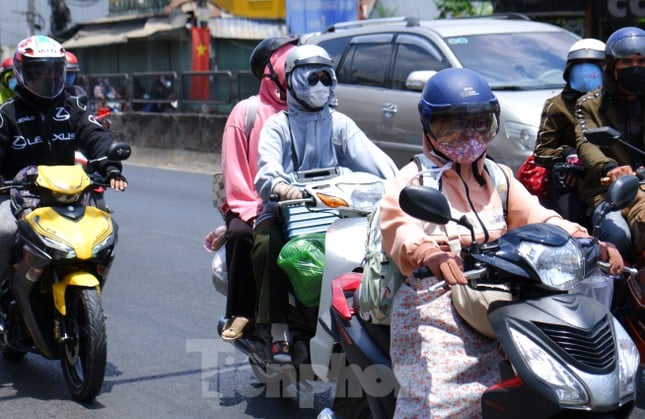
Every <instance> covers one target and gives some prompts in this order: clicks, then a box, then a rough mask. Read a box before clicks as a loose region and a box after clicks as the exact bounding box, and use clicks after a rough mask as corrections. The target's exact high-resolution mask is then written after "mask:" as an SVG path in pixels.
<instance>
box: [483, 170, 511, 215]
mask: <svg viewBox="0 0 645 419" xmlns="http://www.w3.org/2000/svg"><path fill="white" fill-rule="evenodd" d="M484 169H485V170H486V172H487V173H488V176H490V178H491V179H492V180H493V184H494V185H495V189H497V193H498V194H499V199H500V200H501V201H502V208H503V210H504V218H505V219H506V217H507V216H508V185H509V180H508V175H506V172H505V171H504V170H503V169H502V168H501V167H500V166H499V164H497V163H495V162H494V161H493V160H490V159H486V160H484Z"/></svg>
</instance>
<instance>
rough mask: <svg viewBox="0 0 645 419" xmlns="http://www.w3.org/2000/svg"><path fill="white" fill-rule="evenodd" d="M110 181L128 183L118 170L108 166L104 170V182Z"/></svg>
mask: <svg viewBox="0 0 645 419" xmlns="http://www.w3.org/2000/svg"><path fill="white" fill-rule="evenodd" d="M112 179H114V180H122V181H124V182H127V181H128V180H127V179H126V178H125V176H123V174H121V170H119V169H118V168H116V167H114V166H108V167H107V168H106V170H105V180H107V181H108V182H109V181H110V180H112Z"/></svg>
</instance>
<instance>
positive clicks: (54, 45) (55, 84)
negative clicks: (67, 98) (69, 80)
mask: <svg viewBox="0 0 645 419" xmlns="http://www.w3.org/2000/svg"><path fill="white" fill-rule="evenodd" d="M65 61H66V60H65V48H63V46H62V45H61V44H59V43H58V42H57V41H56V40H54V39H52V38H49V37H47V36H44V35H34V36H30V37H29V38H26V39H23V40H22V41H20V43H19V44H18V48H17V49H16V52H15V54H14V56H13V70H14V74H15V75H16V80H18V84H19V85H21V86H24V87H25V89H27V90H28V91H29V92H31V93H33V94H34V95H36V96H38V97H40V98H43V99H53V98H55V97H56V96H58V95H59V94H60V92H62V91H63V87H64V82H65V74H66V69H65V66H66V64H65Z"/></svg>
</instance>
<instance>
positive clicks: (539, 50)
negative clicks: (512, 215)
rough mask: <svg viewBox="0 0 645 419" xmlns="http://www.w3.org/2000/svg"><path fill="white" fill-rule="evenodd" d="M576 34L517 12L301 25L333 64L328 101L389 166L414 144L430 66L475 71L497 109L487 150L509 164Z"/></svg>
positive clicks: (530, 135)
mask: <svg viewBox="0 0 645 419" xmlns="http://www.w3.org/2000/svg"><path fill="white" fill-rule="evenodd" d="M578 39H580V37H579V36H577V35H575V34H573V33H571V32H569V31H567V30H565V29H563V28H561V27H558V26H554V25H550V24H546V23H540V22H535V21H531V20H529V19H527V18H525V17H523V16H521V15H504V16H489V17H476V18H461V19H437V20H427V21H419V20H418V19H415V18H386V19H373V20H362V21H356V22H343V23H340V24H336V25H334V26H331V27H329V28H328V29H327V30H326V31H324V32H319V33H313V34H307V35H304V36H302V37H301V43H306V44H317V45H320V46H321V47H323V48H325V49H326V50H327V51H328V52H329V54H330V55H331V56H332V58H333V59H334V62H335V63H336V72H337V77H338V86H337V89H336V95H337V97H338V109H339V110H340V111H342V112H343V113H345V114H347V115H348V116H350V117H351V118H352V119H354V121H355V122H356V123H357V124H358V126H359V127H361V128H362V129H363V130H364V131H365V133H366V134H367V135H368V136H369V137H370V138H371V139H372V140H373V141H374V142H375V143H376V144H378V145H379V146H380V147H381V148H383V149H384V150H385V151H386V152H387V153H388V154H389V155H390V156H392V158H393V159H394V160H395V161H396V163H397V164H398V165H399V166H402V165H403V164H405V163H407V162H408V161H409V160H410V158H411V156H412V155H414V154H415V153H418V152H420V151H421V124H420V122H419V114H418V111H417V105H418V102H419V96H420V91H421V90H422V89H423V86H424V85H425V82H426V81H427V79H428V78H429V77H430V76H432V75H433V74H434V73H435V72H437V71H439V70H441V69H444V68H448V67H465V68H469V69H472V70H475V71H478V72H479V73H480V74H481V75H483V76H484V77H485V78H486V80H488V82H489V84H490V86H491V88H492V89H493V91H494V93H495V95H496V96H497V97H498V99H499V101H500V105H501V109H502V113H501V120H500V130H499V133H498V135H497V137H496V138H495V140H494V141H493V142H492V143H491V145H490V147H489V149H488V150H489V155H490V156H491V157H492V158H494V159H495V160H497V161H499V162H502V163H505V164H508V165H509V166H510V167H512V168H513V169H514V170H517V168H518V167H519V165H520V164H521V163H522V161H524V160H525V159H526V157H527V156H528V155H530V154H531V152H532V151H533V147H534V144H535V139H536V137H537V130H538V125H539V122H540V114H541V111H542V107H543V105H544V101H545V100H546V99H547V98H549V97H551V96H554V95H556V94H557V93H558V92H559V91H560V90H561V89H562V87H563V86H564V80H563V78H562V72H563V70H564V65H565V62H566V57H567V51H568V49H569V47H570V46H571V44H573V43H574V42H575V41H577V40H578Z"/></svg>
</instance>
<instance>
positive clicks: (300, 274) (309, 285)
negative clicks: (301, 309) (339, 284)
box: [278, 233, 325, 307]
mask: <svg viewBox="0 0 645 419" xmlns="http://www.w3.org/2000/svg"><path fill="white" fill-rule="evenodd" d="M324 263H325V233H310V234H303V235H301V236H297V237H294V238H292V239H291V240H289V241H288V242H287V243H286V244H285V245H284V246H283V247H282V250H280V255H279V256H278V266H280V267H281V268H282V269H283V270H284V271H285V272H286V273H287V277H288V278H289V282H291V286H292V287H293V292H294V294H295V296H296V298H297V299H298V301H300V302H301V303H302V304H303V305H305V306H306V307H315V306H317V305H318V301H319V300H320V286H321V283H322V276H323V267H324Z"/></svg>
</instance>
